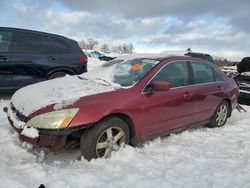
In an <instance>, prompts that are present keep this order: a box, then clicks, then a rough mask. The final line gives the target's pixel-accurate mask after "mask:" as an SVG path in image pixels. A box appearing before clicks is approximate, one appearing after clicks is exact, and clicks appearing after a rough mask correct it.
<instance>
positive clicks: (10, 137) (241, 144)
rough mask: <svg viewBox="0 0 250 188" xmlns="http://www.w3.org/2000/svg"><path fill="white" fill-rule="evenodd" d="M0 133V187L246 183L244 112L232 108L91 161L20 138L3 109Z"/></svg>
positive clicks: (248, 124)
mask: <svg viewBox="0 0 250 188" xmlns="http://www.w3.org/2000/svg"><path fill="white" fill-rule="evenodd" d="M8 102H9V101H0V108H1V109H2V107H3V106H5V105H6V104H7V103H8ZM245 108H246V109H247V110H248V111H250V107H245ZM0 138H1V139H0V151H1V155H0V174H1V176H0V187H12V188H16V187H18V188H19V187H20V188H26V187H38V186H39V185H40V184H44V185H45V187H49V188H59V187H66V188H67V187H68V188H70V187H76V188H78V187H81V188H83V187H96V188H97V187H131V186H133V187H148V188H151V187H180V188H181V187H185V188H200V187H215V188H217V187H218V188H235V187H241V188H248V187H250V173H249V172H250V147H249V145H250V139H249V138H250V118H249V112H247V113H242V114H240V113H239V112H236V111H234V112H233V114H232V117H231V118H230V119H229V121H228V123H227V124H226V126H224V127H220V128H216V129H208V128H199V129H192V130H188V131H185V132H182V133H180V134H172V135H171V136H169V137H166V138H162V139H160V138H158V139H155V140H153V141H149V142H147V143H145V144H144V146H143V147H140V148H132V147H129V146H127V147H126V148H125V149H123V150H121V151H119V152H117V153H114V154H113V155H112V157H111V158H110V159H105V160H104V159H103V160H101V159H97V160H92V161H91V162H87V161H86V160H84V159H81V160H79V151H76V152H75V151H74V152H73V153H71V152H70V153H67V152H64V153H61V154H57V155H54V154H53V153H52V152H48V151H46V150H43V149H37V148H35V147H32V146H31V145H29V144H26V143H24V142H21V141H19V139H18V135H17V134H16V133H15V132H14V131H13V129H12V128H11V127H10V125H9V123H8V122H7V118H6V115H5V114H4V112H2V111H0Z"/></svg>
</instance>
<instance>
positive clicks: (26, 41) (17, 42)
mask: <svg viewBox="0 0 250 188" xmlns="http://www.w3.org/2000/svg"><path fill="white" fill-rule="evenodd" d="M43 38H44V37H43V36H41V35H38V34H35V33H31V32H16V33H15V37H14V43H13V52H14V53H26V54H42V41H43Z"/></svg>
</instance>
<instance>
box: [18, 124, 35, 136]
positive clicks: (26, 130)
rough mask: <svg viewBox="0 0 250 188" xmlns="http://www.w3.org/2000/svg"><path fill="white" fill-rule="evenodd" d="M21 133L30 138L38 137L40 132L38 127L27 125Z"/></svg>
mask: <svg viewBox="0 0 250 188" xmlns="http://www.w3.org/2000/svg"><path fill="white" fill-rule="evenodd" d="M21 135H24V136H27V137H30V138H37V137H38V136H39V133H38V130H37V129H36V128H33V127H26V126H25V127H24V129H23V130H22V132H21Z"/></svg>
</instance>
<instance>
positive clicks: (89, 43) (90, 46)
mask: <svg viewBox="0 0 250 188" xmlns="http://www.w3.org/2000/svg"><path fill="white" fill-rule="evenodd" d="M96 45H98V41H97V40H95V39H92V38H88V39H87V48H88V50H93V49H94V47H95V46H96Z"/></svg>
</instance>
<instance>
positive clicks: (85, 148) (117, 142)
mask: <svg viewBox="0 0 250 188" xmlns="http://www.w3.org/2000/svg"><path fill="white" fill-rule="evenodd" d="M128 141H129V130H128V125H127V124H126V123H125V122H124V121H123V120H121V119H120V118H118V117H111V118H108V119H105V120H103V121H101V122H99V123H97V124H96V125H95V126H94V127H92V128H90V129H89V130H87V131H86V132H84V133H83V135H82V137H81V144H80V146H81V152H82V155H83V156H84V158H85V159H87V160H91V159H92V158H108V157H110V155H111V153H112V152H113V151H118V150H119V149H120V148H121V147H124V146H125V144H128Z"/></svg>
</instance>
